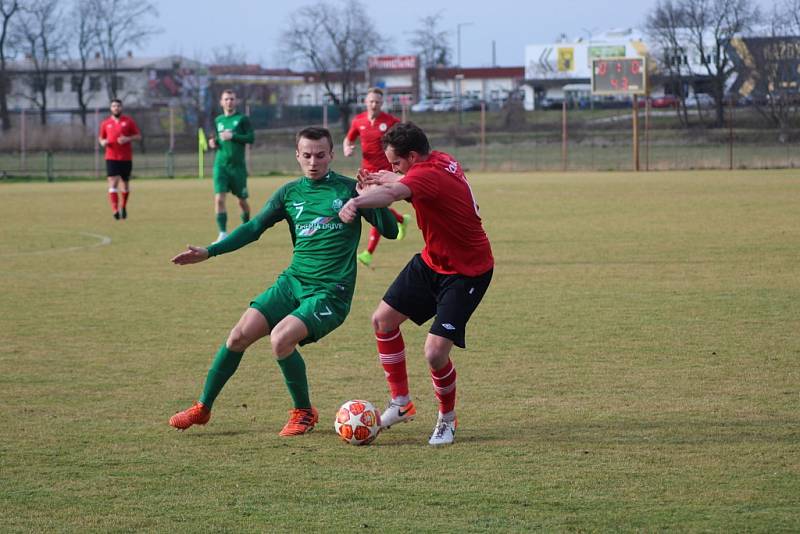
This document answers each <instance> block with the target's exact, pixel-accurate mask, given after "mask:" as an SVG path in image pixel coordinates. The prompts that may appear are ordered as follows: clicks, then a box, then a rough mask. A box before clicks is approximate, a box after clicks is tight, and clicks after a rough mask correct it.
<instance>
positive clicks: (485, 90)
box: [426, 67, 525, 106]
mask: <svg viewBox="0 0 800 534" xmlns="http://www.w3.org/2000/svg"><path fill="white" fill-rule="evenodd" d="M426 75H427V79H428V83H429V84H430V95H429V96H430V97H431V98H436V99H442V98H459V97H460V98H462V99H470V100H483V101H485V102H486V103H487V104H489V105H490V106H499V105H502V104H503V103H504V102H505V101H506V100H508V99H509V97H511V96H514V95H517V94H519V90H520V87H521V85H522V82H523V81H524V77H525V69H524V68H523V67H469V68H467V67H434V68H429V69H428V70H427V73H426Z"/></svg>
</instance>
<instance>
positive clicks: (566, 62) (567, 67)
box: [558, 47, 575, 72]
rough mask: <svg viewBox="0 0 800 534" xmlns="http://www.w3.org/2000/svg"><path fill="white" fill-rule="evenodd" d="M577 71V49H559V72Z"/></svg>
mask: <svg viewBox="0 0 800 534" xmlns="http://www.w3.org/2000/svg"><path fill="white" fill-rule="evenodd" d="M574 70H575V49H574V48H572V47H569V48H559V49H558V72H572V71H574Z"/></svg>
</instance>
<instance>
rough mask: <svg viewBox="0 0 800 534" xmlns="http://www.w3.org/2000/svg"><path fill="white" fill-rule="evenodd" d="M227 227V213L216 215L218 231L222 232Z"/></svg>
mask: <svg viewBox="0 0 800 534" xmlns="http://www.w3.org/2000/svg"><path fill="white" fill-rule="evenodd" d="M227 227H228V212H226V211H223V212H222V213H217V228H219V231H220V232H224V231H225V229H226V228H227Z"/></svg>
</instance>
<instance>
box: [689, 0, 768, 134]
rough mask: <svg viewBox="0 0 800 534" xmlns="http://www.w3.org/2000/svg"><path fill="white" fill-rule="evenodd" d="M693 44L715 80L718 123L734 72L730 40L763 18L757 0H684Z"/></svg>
mask: <svg viewBox="0 0 800 534" xmlns="http://www.w3.org/2000/svg"><path fill="white" fill-rule="evenodd" d="M680 5H681V8H682V10H683V12H684V16H685V21H686V26H687V30H688V32H689V43H690V45H691V47H692V48H693V50H694V51H695V52H696V53H697V54H698V55H699V56H700V62H701V64H702V66H703V69H704V71H705V74H706V75H707V76H708V78H709V79H710V80H711V88H712V93H711V96H712V97H713V98H714V103H715V110H716V121H715V123H716V125H717V126H722V124H723V122H724V117H725V86H726V84H727V82H728V79H729V78H730V76H731V74H733V72H734V70H735V67H734V65H733V61H732V60H731V58H730V57H729V56H728V54H726V53H725V50H726V48H727V46H728V43H729V42H730V41H731V39H733V38H734V37H736V36H737V35H740V34H742V33H745V32H747V31H748V30H750V29H752V28H753V26H754V25H755V24H757V23H758V22H759V20H760V18H761V12H760V11H759V9H758V7H757V6H755V5H754V4H753V0H681V3H680Z"/></svg>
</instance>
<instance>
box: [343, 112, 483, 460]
mask: <svg viewBox="0 0 800 534" xmlns="http://www.w3.org/2000/svg"><path fill="white" fill-rule="evenodd" d="M383 146H384V147H385V148H386V157H387V159H388V160H389V162H390V163H391V165H392V169H393V170H394V171H396V173H400V174H402V175H403V176H401V175H400V174H396V173H395V172H388V171H380V172H377V173H373V174H368V175H365V174H362V175H360V176H359V178H360V180H361V182H362V184H361V186H360V195H359V196H358V197H355V198H353V199H351V200H349V201H348V202H347V203H346V204H345V205H344V206H343V207H342V209H341V210H340V212H339V218H340V219H341V220H342V221H344V222H349V221H352V220H354V219H355V217H356V216H357V214H358V211H357V210H358V209H359V208H370V207H379V206H380V207H382V206H388V205H389V204H391V203H392V202H394V201H396V200H403V199H405V200H410V201H411V203H412V204H413V206H414V209H415V210H416V213H417V225H418V226H419V229H420V230H421V231H422V237H423V239H424V240H425V246H424V247H423V249H422V252H421V253H419V254H416V255H415V256H414V257H413V258H412V259H411V261H410V262H409V263H408V265H406V267H405V268H404V269H403V270H402V271H401V272H400V274H399V275H397V278H396V279H395V281H394V282H393V283H392V285H391V286H389V289H388V290H387V291H386V294H385V295H384V296H383V300H382V301H381V302H380V304H378V308H377V309H376V310H375V313H374V314H373V315H372V326H373V328H374V329H375V337H376V339H377V342H378V354H379V357H380V360H381V365H382V366H383V370H384V372H385V374H386V380H387V381H388V383H389V389H390V391H391V395H392V399H391V401H389V405H388V406H387V407H386V409H385V410H384V411H383V412H382V413H381V426H382V427H383V428H389V427H390V426H392V425H393V424H395V423H399V422H402V421H409V420H411V419H413V417H414V415H415V414H416V408H415V407H414V403H413V402H411V398H410V396H409V391H408V375H407V374H406V354H405V343H404V342H403V336H402V334H401V333H400V325H401V324H402V323H403V322H404V321H405V320H406V319H409V318H410V319H411V320H412V321H414V322H415V323H417V324H418V325H421V324H423V323H425V322H427V321H428V319H430V318H431V317H434V316H435V318H434V320H433V324H432V325H431V328H430V331H429V333H428V336H427V338H426V340H425V358H426V360H427V361H428V366H429V368H430V373H431V379H432V380H433V390H434V393H435V394H436V398H437V399H438V401H439V417H438V419H437V421H436V426H435V427H434V430H433V434H432V435H431V438H430V440H429V442H428V443H430V444H431V445H447V444H450V443H453V440H454V439H455V431H456V425H457V422H456V413H455V404H456V371H455V367H454V366H453V363H452V361H451V360H450V350H451V349H452V348H453V345H454V344H455V345H457V346H459V347H461V348H464V347H465V346H466V344H465V330H466V325H467V322H468V321H469V318H470V316H471V315H472V313H473V312H474V311H475V309H476V308H477V306H478V304H479V303H480V301H481V299H482V298H483V295H484V293H485V292H486V289H487V288H488V287H489V283H490V282H491V280H492V272H493V270H494V258H493V256H492V248H491V246H490V244H489V238H488V237H487V236H486V232H484V230H483V225H482V223H481V217H480V213H479V211H478V204H477V202H476V201H475V197H474V196H473V195H472V190H471V189H470V186H469V183H468V182H467V179H466V177H465V176H464V171H463V170H462V168H461V164H460V163H458V161H456V160H455V159H454V158H453V157H452V156H450V155H448V154H445V153H443V152H436V151H431V149H430V144H429V143H428V138H427V137H426V135H425V133H424V132H423V131H422V130H421V129H420V128H419V127H418V126H416V125H414V124H412V123H399V124H396V125H395V126H393V127H392V128H391V129H390V130H389V131H388V132H387V133H386V134H385V135H384V136H383Z"/></svg>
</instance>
